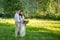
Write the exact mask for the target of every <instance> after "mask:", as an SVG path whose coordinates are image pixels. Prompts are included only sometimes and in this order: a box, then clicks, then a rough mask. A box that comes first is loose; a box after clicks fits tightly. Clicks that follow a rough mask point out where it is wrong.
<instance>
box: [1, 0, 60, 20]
mask: <svg viewBox="0 0 60 40" xmlns="http://www.w3.org/2000/svg"><path fill="white" fill-rule="evenodd" d="M59 5H60V3H59V0H0V17H5V18H10V17H14V14H15V12H16V10H17V9H20V10H23V13H24V15H25V17H26V18H39V19H40V18H43V19H54V20H55V19H56V20H60V11H59Z"/></svg>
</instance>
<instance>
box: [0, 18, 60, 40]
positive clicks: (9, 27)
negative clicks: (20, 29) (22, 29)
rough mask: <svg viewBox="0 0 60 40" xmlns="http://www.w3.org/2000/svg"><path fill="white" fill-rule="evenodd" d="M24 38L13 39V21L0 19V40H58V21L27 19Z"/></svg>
mask: <svg viewBox="0 0 60 40" xmlns="http://www.w3.org/2000/svg"><path fill="white" fill-rule="evenodd" d="M28 20H29V23H28V24H27V25H26V36H25V37H23V38H22V37H19V35H18V38H15V36H14V32H15V24H14V19H12V18H11V19H2V18H0V40H60V21H57V20H42V19H28Z"/></svg>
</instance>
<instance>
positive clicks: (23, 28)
mask: <svg viewBox="0 0 60 40" xmlns="http://www.w3.org/2000/svg"><path fill="white" fill-rule="evenodd" d="M23 21H24V16H22V17H21V16H20V36H25V24H24V23H23Z"/></svg>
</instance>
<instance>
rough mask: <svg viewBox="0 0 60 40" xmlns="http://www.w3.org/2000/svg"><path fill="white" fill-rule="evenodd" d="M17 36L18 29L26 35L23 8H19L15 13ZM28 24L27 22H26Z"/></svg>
mask: <svg viewBox="0 0 60 40" xmlns="http://www.w3.org/2000/svg"><path fill="white" fill-rule="evenodd" d="M14 18H15V25H16V28H15V37H17V36H18V31H20V36H21V37H24V36H25V34H26V33H25V32H26V28H25V21H24V16H23V15H22V11H21V10H19V9H18V10H17V12H16V13H15V16H14ZM26 24H27V23H26Z"/></svg>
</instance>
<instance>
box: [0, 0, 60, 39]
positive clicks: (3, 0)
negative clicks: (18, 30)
mask: <svg viewBox="0 0 60 40" xmlns="http://www.w3.org/2000/svg"><path fill="white" fill-rule="evenodd" d="M17 9H20V10H22V11H23V15H24V16H25V19H26V20H28V21H29V23H28V24H27V25H26V36H25V37H23V38H21V37H20V36H19V34H18V37H17V38H15V23H14V15H15V13H16V11H17ZM0 40H60V0H0Z"/></svg>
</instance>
